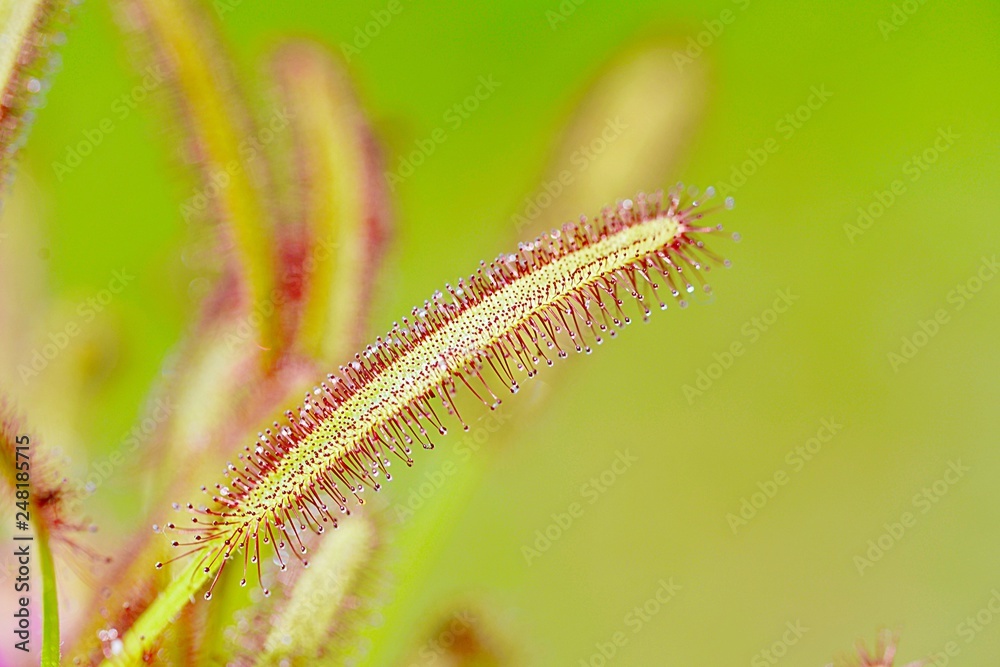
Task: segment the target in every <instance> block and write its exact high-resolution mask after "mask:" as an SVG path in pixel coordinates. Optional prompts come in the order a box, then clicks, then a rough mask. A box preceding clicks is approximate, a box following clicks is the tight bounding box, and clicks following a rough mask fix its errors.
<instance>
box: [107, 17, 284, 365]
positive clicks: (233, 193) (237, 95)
mask: <svg viewBox="0 0 1000 667" xmlns="http://www.w3.org/2000/svg"><path fill="white" fill-rule="evenodd" d="M119 4H120V5H121V7H122V8H123V17H124V18H123V21H124V22H126V23H127V24H128V25H129V26H130V27H131V28H132V29H134V30H135V31H136V32H138V33H140V34H141V35H143V36H144V37H145V38H146V39H145V41H146V43H147V44H148V45H150V46H151V49H152V52H153V58H154V62H156V64H157V65H159V66H160V67H162V68H163V69H164V71H165V72H166V80H167V82H168V84H169V85H170V87H171V88H172V90H173V92H174V98H175V101H176V102H177V107H178V110H179V112H180V113H179V114H178V115H179V116H180V117H181V120H182V122H181V123H180V125H181V126H182V127H184V128H185V130H186V139H187V141H188V144H189V146H190V148H189V150H190V152H191V154H192V155H193V156H194V157H195V161H196V163H197V165H198V166H199V169H200V180H201V187H200V188H199V191H200V192H203V193H207V194H212V193H213V192H214V193H216V194H215V196H214V197H212V211H213V217H214V218H215V219H216V220H217V221H220V222H221V223H222V225H220V229H221V230H223V231H222V233H221V234H220V239H219V247H220V248H225V247H227V246H231V247H232V248H233V250H234V254H235V258H234V259H235V261H234V262H233V264H232V266H234V267H236V268H235V271H236V272H237V275H238V276H239V277H240V286H241V290H242V291H243V293H244V296H245V297H246V298H245V303H246V305H247V306H248V307H250V308H252V306H253V305H255V304H263V303H267V302H268V300H269V298H270V294H271V288H272V281H271V275H272V270H271V264H272V257H271V245H270V236H269V233H270V231H271V225H270V222H269V221H270V218H269V212H268V210H267V204H266V196H265V183H266V180H267V179H266V177H265V176H264V175H262V171H263V169H264V160H256V159H254V160H251V159H250V157H248V156H249V155H253V156H255V157H256V155H257V154H258V153H259V152H260V151H259V149H258V148H257V146H258V145H259V142H257V143H254V142H255V141H257V140H256V137H255V136H254V135H255V132H256V130H257V128H256V126H255V123H254V119H253V118H252V117H251V115H250V113H249V111H248V108H247V105H246V103H245V101H244V99H243V94H242V91H241V90H240V88H239V86H238V83H237V81H236V77H235V75H234V74H233V72H231V71H230V64H229V62H228V61H227V59H226V57H225V55H224V53H223V52H222V46H221V44H220V40H219V39H218V35H217V34H216V32H215V30H214V24H213V21H212V19H211V17H210V16H209V15H208V10H207V8H206V7H201V6H199V4H200V3H197V2H193V1H192V0H120V2H119ZM220 174H225V175H226V176H227V180H226V181H225V183H226V185H225V186H224V187H220V186H218V184H217V183H216V181H217V180H218V179H219V178H220ZM265 324H266V325H270V324H273V323H272V322H271V321H270V320H267V321H265ZM273 335H274V331H273V330H272V329H271V328H269V327H268V326H264V327H263V329H262V331H261V332H260V336H261V347H262V349H264V350H267V349H270V347H271V346H270V341H271V339H272V337H273Z"/></svg>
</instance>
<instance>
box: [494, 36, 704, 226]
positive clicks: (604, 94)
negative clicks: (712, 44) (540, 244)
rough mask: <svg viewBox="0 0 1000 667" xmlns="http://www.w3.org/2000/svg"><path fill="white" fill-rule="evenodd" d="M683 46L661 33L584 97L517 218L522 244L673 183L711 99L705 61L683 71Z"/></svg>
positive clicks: (630, 52) (621, 59)
mask: <svg viewBox="0 0 1000 667" xmlns="http://www.w3.org/2000/svg"><path fill="white" fill-rule="evenodd" d="M682 49H683V45H682V44H680V43H679V41H678V40H676V39H674V38H669V37H666V38H665V37H662V36H660V35H659V34H658V35H657V36H655V37H653V38H650V39H642V40H639V41H638V42H637V43H635V44H633V45H631V46H630V47H629V48H628V49H626V50H625V51H624V52H623V53H621V54H619V55H618V56H616V57H615V59H614V60H613V61H612V62H610V63H608V65H606V66H605V68H604V69H603V70H602V71H601V72H600V73H599V74H598V76H597V77H596V79H595V80H594V81H593V83H592V84H591V85H589V86H588V87H587V88H586V89H585V90H584V91H583V92H582V93H581V95H580V97H579V99H574V100H572V105H573V113H572V115H571V116H570V118H569V119H568V122H567V124H566V127H565V129H563V130H562V132H561V137H560V139H559V141H558V142H557V144H556V146H555V147H554V150H553V152H552V155H551V157H550V159H549V163H548V165H547V167H546V169H545V175H544V176H543V177H542V178H541V183H542V186H541V187H540V188H539V189H538V191H537V192H535V193H533V194H532V195H529V196H528V197H527V198H526V199H524V200H523V202H521V205H520V206H519V207H518V210H517V211H516V212H515V213H514V215H513V216H511V218H510V220H511V222H512V223H513V224H512V227H513V228H514V229H513V231H515V232H516V235H517V238H522V237H525V236H532V235H534V234H541V233H544V232H545V231H546V230H548V229H549V228H550V227H552V226H553V225H557V224H559V223H560V222H562V221H563V220H566V219H569V218H572V216H574V215H576V214H577V213H578V212H579V211H586V210H592V209H594V208H596V207H599V206H601V205H602V204H603V203H604V202H607V201H610V200H612V199H614V197H616V196H619V194H620V193H621V192H627V191H628V189H629V188H630V187H631V184H632V183H636V182H641V181H644V180H649V179H655V180H660V179H664V180H666V181H667V182H669V180H670V176H671V174H672V173H675V170H676V168H677V166H678V164H679V163H680V162H681V160H682V159H683V157H684V155H685V154H686V153H687V150H686V149H687V146H688V144H689V143H690V142H691V140H692V137H693V136H694V135H695V130H696V129H697V125H698V122H699V120H700V118H701V116H702V112H703V109H704V107H705V104H706V101H707V98H708V88H709V85H708V81H709V76H708V71H707V70H708V67H707V65H706V63H705V60H706V59H701V60H697V61H695V62H693V63H690V64H686V65H685V66H684V67H678V66H677V63H676V62H675V61H674V58H675V56H676V54H677V53H678V51H680V50H682Z"/></svg>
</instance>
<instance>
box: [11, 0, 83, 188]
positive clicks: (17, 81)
mask: <svg viewBox="0 0 1000 667" xmlns="http://www.w3.org/2000/svg"><path fill="white" fill-rule="evenodd" d="M69 4H70V3H67V2H63V1H62V0H0V185H4V184H5V183H6V181H7V179H8V177H9V174H10V168H11V163H12V162H13V160H14V156H15V154H16V152H17V150H18V148H19V147H20V144H21V143H22V141H23V138H24V136H25V129H26V125H27V124H28V121H29V120H30V113H31V110H32V107H33V106H34V105H35V103H36V101H37V100H38V99H39V96H40V95H42V94H44V87H45V82H44V79H45V78H46V77H47V75H48V74H49V72H48V69H49V67H48V64H49V62H50V58H49V56H50V54H51V52H52V49H53V47H54V46H56V45H58V44H59V43H61V42H62V41H63V39H64V35H63V34H62V33H61V32H59V24H60V23H63V22H65V19H66V17H65V12H66V9H67V6H68V5H69ZM74 4H75V3H74Z"/></svg>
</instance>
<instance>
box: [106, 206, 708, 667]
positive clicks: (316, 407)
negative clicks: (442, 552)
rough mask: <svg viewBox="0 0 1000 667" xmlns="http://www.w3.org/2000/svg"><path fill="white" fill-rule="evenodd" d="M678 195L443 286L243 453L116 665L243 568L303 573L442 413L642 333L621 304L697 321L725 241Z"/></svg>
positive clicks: (132, 658)
mask: <svg viewBox="0 0 1000 667" xmlns="http://www.w3.org/2000/svg"><path fill="white" fill-rule="evenodd" d="M681 193H682V190H677V191H675V192H672V193H671V194H670V195H669V196H668V197H666V198H665V199H664V198H663V196H662V194H661V193H657V194H654V195H652V196H648V197H647V196H645V195H640V196H638V197H637V198H636V199H635V200H634V201H633V200H625V201H623V202H622V203H620V204H619V205H618V206H617V207H616V208H615V209H605V211H604V212H603V213H602V214H601V216H600V217H599V218H597V219H595V220H593V221H590V220H587V219H585V218H584V219H581V221H580V222H579V223H577V224H568V225H565V226H564V227H563V228H562V229H560V230H556V231H554V232H553V233H552V234H551V235H549V236H547V237H544V238H543V237H540V238H538V239H536V240H534V241H531V242H528V243H522V244H521V246H520V248H519V250H518V252H517V253H513V254H502V255H500V256H499V257H498V258H497V260H495V261H494V262H492V263H490V264H485V263H483V264H482V265H481V266H480V268H479V270H478V271H477V272H476V273H475V274H474V275H472V276H469V278H468V279H461V280H459V281H458V283H457V285H456V286H454V287H453V286H451V285H446V290H447V291H448V293H449V295H450V299H447V300H446V299H445V298H444V296H443V295H442V294H441V293H438V294H435V295H434V296H433V298H432V299H431V300H428V301H427V302H425V304H424V305H423V307H417V308H414V309H413V312H412V317H413V318H414V319H413V320H412V321H411V320H410V319H409V318H403V319H402V325H400V324H399V323H396V324H395V325H394V326H393V328H392V329H391V330H390V331H389V332H388V333H387V334H386V336H385V337H384V338H383V337H378V338H376V341H375V343H374V344H373V345H370V346H368V347H366V348H365V350H364V354H363V356H362V354H357V355H355V360H354V361H352V362H350V363H349V365H348V366H341V368H340V370H339V372H338V373H337V374H330V375H329V376H328V378H327V381H326V382H323V383H321V384H320V385H319V386H317V387H315V389H314V390H313V391H311V392H309V393H308V394H307V395H306V397H305V400H304V402H303V403H302V404H301V405H300V406H299V408H297V409H296V411H294V412H293V411H291V410H289V411H288V412H287V413H286V420H285V422H284V423H283V424H281V423H278V422H275V423H274V427H273V430H272V429H268V430H266V431H265V432H262V433H261V434H260V436H259V437H258V439H257V440H256V441H255V442H254V443H253V444H252V445H248V446H246V447H245V448H244V452H241V453H240V454H239V457H238V466H237V465H236V464H233V463H230V464H228V465H227V466H226V471H225V480H224V481H223V482H220V483H218V484H216V485H215V486H214V489H213V490H211V491H208V489H206V492H207V493H208V495H209V498H210V501H208V502H207V503H206V504H205V505H198V506H196V505H194V504H193V503H189V504H188V506H187V508H188V510H189V511H190V512H192V514H193V517H188V518H189V519H191V520H192V521H193V523H191V522H188V521H186V520H185V521H182V525H181V526H177V525H175V524H173V523H170V524H167V528H168V529H169V530H171V531H176V532H177V533H178V537H177V539H175V541H174V544H175V546H177V547H178V548H180V549H182V550H183V551H181V553H180V554H179V555H178V556H177V558H176V559H174V560H183V559H185V558H187V559H188V564H187V566H186V567H185V568H184V569H183V570H182V571H181V572H180V573H179V574H178V575H177V577H176V578H174V580H173V582H172V584H171V585H170V586H169V587H168V588H167V589H166V590H165V591H164V592H163V593H161V594H160V596H159V597H158V598H157V600H156V601H155V602H154V603H153V605H152V606H151V607H150V608H149V609H148V610H147V612H146V613H145V614H143V616H142V617H140V619H139V620H138V621H137V622H136V624H135V625H134V626H133V627H132V628H131V629H129V631H128V632H127V633H126V634H125V638H124V651H123V652H122V653H121V654H120V655H119V656H118V657H117V658H116V663H115V664H133V663H135V662H136V661H137V660H140V659H141V655H142V652H143V649H144V647H145V646H146V645H147V644H149V643H152V642H155V641H156V639H157V638H158V637H159V635H160V634H162V632H163V630H164V628H165V627H166V624H167V622H168V619H169V618H170V617H172V616H173V615H175V614H176V613H178V612H179V611H180V609H181V608H182V607H183V606H184V605H185V604H186V602H187V599H188V598H189V597H190V596H191V595H193V594H194V593H195V592H198V591H200V590H203V587H204V586H205V585H206V584H207V585H208V591H207V592H206V593H205V595H204V597H205V598H208V599H210V598H211V597H212V589H213V588H214V586H215V584H216V582H218V580H219V576H220V574H221V572H222V570H223V569H224V568H225V565H226V564H227V563H229V562H230V561H231V560H233V559H234V558H235V559H236V560H237V562H240V563H241V565H242V569H243V579H244V580H246V579H247V577H248V573H249V572H251V571H252V568H255V567H257V566H259V565H260V563H261V560H262V553H263V554H265V555H266V553H267V550H270V551H271V552H273V553H274V554H275V558H276V559H277V561H278V563H279V564H280V565H281V567H282V568H284V567H286V566H287V561H286V556H283V555H282V554H283V553H286V554H288V555H287V558H295V559H297V560H299V561H300V562H302V564H303V565H305V564H306V562H307V558H308V555H307V553H308V550H307V548H306V547H305V544H304V542H303V539H302V533H301V532H300V531H309V530H311V531H313V532H315V533H317V534H322V533H324V532H325V530H326V528H328V527H336V526H337V524H338V520H337V518H336V517H335V516H334V514H333V511H335V510H338V509H339V511H340V512H342V513H348V512H349V510H348V507H347V505H346V503H347V495H346V494H347V493H350V494H351V496H352V497H354V498H355V499H356V500H357V501H358V502H359V503H363V502H364V500H363V498H362V496H361V494H362V493H363V492H364V490H365V488H368V487H370V488H372V489H374V490H376V491H377V490H378V489H379V488H380V487H381V484H380V483H379V481H378V478H379V477H383V478H385V479H386V480H388V479H389V478H390V474H389V470H388V467H389V466H390V465H391V463H392V461H391V460H390V458H389V456H390V455H392V456H395V457H396V458H398V459H399V460H401V461H403V462H404V463H406V464H407V465H410V464H412V462H413V459H412V458H411V456H410V454H411V453H412V449H411V445H413V444H414V443H419V444H420V445H421V446H422V447H423V448H425V449H427V448H431V447H433V438H434V436H432V435H431V433H433V432H437V433H438V434H439V435H444V434H445V433H447V429H446V428H445V426H444V424H443V422H442V421H441V420H440V418H439V417H438V415H437V413H436V411H435V409H434V406H433V405H432V402H435V403H439V404H440V406H441V407H440V409H442V410H443V411H444V412H447V413H450V414H452V415H453V416H454V417H455V418H457V419H458V420H459V421H461V422H462V423H463V425H464V424H465V422H464V421H463V420H462V418H461V415H459V413H458V410H457V407H456V403H455V400H454V395H455V394H456V393H457V390H458V387H459V383H461V386H464V387H467V388H468V390H469V391H470V393H471V394H472V395H473V396H475V397H477V398H479V399H480V400H481V401H482V402H483V403H484V404H486V405H487V406H488V407H490V408H491V409H495V408H496V407H497V405H498V404H499V398H498V397H497V396H496V394H495V393H494V392H493V389H492V388H491V386H490V383H489V381H487V380H486V378H485V377H484V373H485V374H487V375H492V377H495V378H496V379H498V380H499V381H500V382H501V383H503V384H506V385H507V387H508V388H509V389H510V390H511V391H513V392H516V391H517V390H518V388H519V386H520V385H519V382H518V378H519V377H522V379H523V376H524V375H527V376H528V377H529V378H530V377H533V376H534V375H535V374H537V372H538V367H539V366H550V365H552V364H553V359H554V358H557V357H558V358H562V357H566V356H568V350H575V351H576V352H578V353H579V352H584V351H586V352H590V351H591V349H592V348H591V343H600V342H601V341H603V339H604V336H612V335H614V332H616V331H617V330H618V329H620V328H622V327H624V326H626V325H627V324H628V323H630V322H631V317H630V316H629V315H627V314H626V312H625V310H623V308H622V306H623V305H624V299H623V297H628V296H631V297H632V299H633V300H634V302H635V303H636V304H637V305H638V310H639V313H640V314H641V315H642V316H643V317H644V318H645V317H648V316H649V315H650V313H651V310H650V308H649V307H648V306H647V305H646V304H647V303H648V302H649V301H653V302H656V303H658V304H659V305H660V307H661V308H662V309H665V308H667V304H666V303H665V302H664V301H662V299H661V298H660V296H659V292H658V289H660V290H663V291H664V292H669V293H670V296H671V297H672V298H673V299H674V300H675V303H677V304H679V305H680V306H681V307H683V306H684V305H686V297H687V296H688V294H689V293H691V292H693V291H694V290H695V289H696V288H695V283H698V284H700V285H704V281H703V279H702V277H701V274H702V273H703V272H704V271H706V270H708V269H709V268H710V266H711V264H713V263H721V260H720V259H719V258H718V257H717V256H715V255H714V254H712V253H711V252H710V251H709V250H708V249H707V248H706V247H705V244H704V242H702V241H701V240H700V238H699V237H698V234H702V233H710V232H714V231H716V229H715V228H710V227H704V226H701V225H700V224H698V221H699V220H700V219H701V218H702V217H703V216H704V214H705V213H706V212H707V211H706V210H705V209H704V208H703V207H702V203H701V202H698V201H693V202H690V201H684V200H682V199H681ZM704 286H705V287H706V288H707V285H704ZM543 348H544V349H543ZM490 371H492V373H490ZM466 428H467V427H466ZM331 505H332V506H331ZM261 545H263V546H264V549H265V551H264V552H262V550H261ZM192 556H193V557H192ZM239 556H242V557H241V558H240V557H239ZM159 566H162V564H158V567H159ZM236 567H239V566H236ZM258 576H259V575H258Z"/></svg>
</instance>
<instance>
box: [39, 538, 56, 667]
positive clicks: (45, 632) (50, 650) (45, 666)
mask: <svg viewBox="0 0 1000 667" xmlns="http://www.w3.org/2000/svg"><path fill="white" fill-rule="evenodd" d="M35 543H36V544H37V545H38V555H39V558H40V560H41V563H42V667H59V592H58V590H57V588H56V569H55V564H54V563H53V562H52V549H51V548H50V547H49V534H48V532H47V531H46V530H45V528H44V526H42V525H40V522H39V523H36V524H35Z"/></svg>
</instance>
